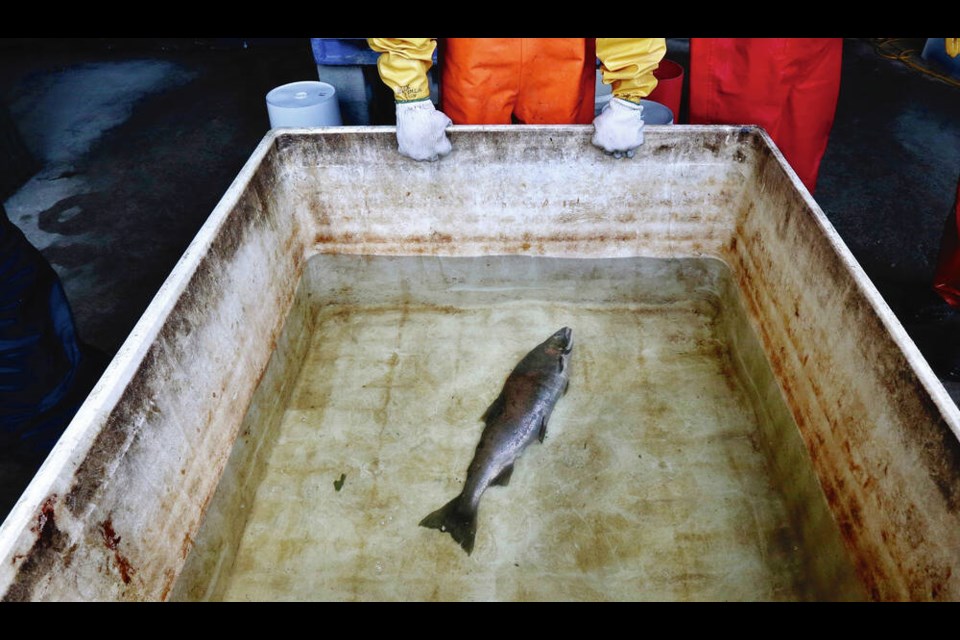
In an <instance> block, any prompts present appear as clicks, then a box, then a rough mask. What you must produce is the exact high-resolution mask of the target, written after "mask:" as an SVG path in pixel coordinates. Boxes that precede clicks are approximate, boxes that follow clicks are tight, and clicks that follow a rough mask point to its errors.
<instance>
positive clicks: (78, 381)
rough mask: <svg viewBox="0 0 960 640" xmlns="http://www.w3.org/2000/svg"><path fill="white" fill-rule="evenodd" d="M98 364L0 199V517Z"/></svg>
mask: <svg viewBox="0 0 960 640" xmlns="http://www.w3.org/2000/svg"><path fill="white" fill-rule="evenodd" d="M85 353H86V354H89V357H88V356H85V355H84V354H85ZM105 366H106V359H105V357H103V356H102V354H98V353H97V352H95V350H90V349H87V348H85V347H81V344H80V342H79V341H78V339H77V333H76V329H75V327H74V321H73V314H72V313H71V311H70V305H69V304H68V302H67V298H66V296H65V294H64V291H63V286H62V285H61V284H60V279H59V278H58V277H57V274H56V272H55V271H54V270H53V269H52V268H51V267H50V265H49V263H47V261H46V260H45V259H44V258H43V256H42V255H41V254H40V252H39V251H37V249H36V248H35V247H34V246H33V245H31V244H30V242H29V241H28V240H27V239H26V237H25V236H24V235H23V232H22V231H20V229H18V228H17V227H16V225H14V224H13V223H12V222H11V221H10V220H9V218H8V217H7V213H6V211H5V210H4V209H3V206H2V205H0V520H2V519H3V516H5V515H6V513H7V511H8V510H9V508H10V507H11V506H12V505H13V502H14V501H16V499H17V497H18V496H19V494H20V492H22V490H23V488H24V487H25V486H26V483H27V482H28V481H29V480H30V478H31V477H32V475H33V473H34V472H35V471H36V469H37V467H38V466H39V465H40V463H41V462H42V461H43V459H44V458H45V457H46V455H47V454H48V453H49V451H50V449H52V448H53V445H54V444H56V442H57V440H58V439H59V437H60V435H61V434H62V433H63V431H64V429H66V427H67V424H69V422H70V420H71V419H72V418H73V415H74V414H75V413H76V411H77V409H78V408H79V407H80V404H82V402H83V400H84V398H85V397H86V395H87V393H88V392H89V390H90V388H91V387H92V386H93V384H94V383H95V381H96V379H97V378H99V374H100V372H101V371H102V370H103V368H104V367H105Z"/></svg>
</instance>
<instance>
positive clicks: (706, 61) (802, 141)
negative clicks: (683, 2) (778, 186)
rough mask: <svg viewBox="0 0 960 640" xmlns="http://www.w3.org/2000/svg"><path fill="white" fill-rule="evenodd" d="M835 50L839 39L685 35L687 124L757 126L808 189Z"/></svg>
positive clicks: (826, 113) (826, 112) (833, 85)
mask: <svg viewBox="0 0 960 640" xmlns="http://www.w3.org/2000/svg"><path fill="white" fill-rule="evenodd" d="M842 53H843V40H842V39H841V38H690V124H755V125H759V126H761V127H763V128H764V129H765V130H766V132H767V133H768V134H770V137H771V138H772V139H773V141H774V143H776V145H777V147H778V148H779V149H780V151H781V152H782V153H783V155H784V157H785V158H786V159H787V162H789V163H790V166H791V167H792V168H793V170H794V171H795V172H796V173H797V175H798V176H799V177H800V180H801V181H802V182H803V184H804V185H805V186H806V187H807V190H808V191H810V192H811V193H813V191H814V188H815V187H816V184H817V174H818V173H819V171H820V160H821V159H822V158H823V154H824V153H825V152H826V149H827V141H828V139H829V138H830V130H831V129H832V128H833V118H834V114H835V113H836V110H837V99H838V97H839V95H840V63H841V56H842Z"/></svg>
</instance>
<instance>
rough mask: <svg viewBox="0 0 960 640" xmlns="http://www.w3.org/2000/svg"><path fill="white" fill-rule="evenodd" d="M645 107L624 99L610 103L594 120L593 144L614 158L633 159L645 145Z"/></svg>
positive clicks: (617, 99) (613, 100) (611, 100)
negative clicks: (637, 150) (634, 153)
mask: <svg viewBox="0 0 960 640" xmlns="http://www.w3.org/2000/svg"><path fill="white" fill-rule="evenodd" d="M642 114H643V105H639V104H636V103H633V102H630V101H629V100H623V99H622V98H610V102H608V103H607V105H606V106H605V107H604V108H603V111H601V112H600V115H598V116H597V117H596V118H594V119H593V128H594V133H593V144H595V145H596V146H598V147H600V148H601V149H603V150H604V151H606V152H607V153H612V154H613V157H614V158H619V157H621V156H624V155H625V156H627V157H628V158H632V157H633V152H634V150H635V149H636V148H637V147H639V146H640V145H642V144H643V117H642Z"/></svg>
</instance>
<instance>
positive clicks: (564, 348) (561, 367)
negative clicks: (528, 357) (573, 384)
mask: <svg viewBox="0 0 960 640" xmlns="http://www.w3.org/2000/svg"><path fill="white" fill-rule="evenodd" d="M540 346H541V348H542V350H543V354H544V356H546V358H548V359H550V360H554V359H555V360H556V361H557V370H558V372H559V373H561V374H562V375H564V376H569V375H570V367H569V361H570V354H571V353H572V352H573V329H571V328H570V327H564V328H563V329H560V330H559V331H557V332H556V333H555V334H553V335H552V336H550V337H549V338H547V339H546V340H545V341H544V342H543V344H542V345H540Z"/></svg>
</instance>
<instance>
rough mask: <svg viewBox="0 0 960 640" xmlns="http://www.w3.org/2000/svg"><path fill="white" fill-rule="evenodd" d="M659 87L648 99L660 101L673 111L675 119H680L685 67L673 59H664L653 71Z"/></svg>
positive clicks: (677, 120)
mask: <svg viewBox="0 0 960 640" xmlns="http://www.w3.org/2000/svg"><path fill="white" fill-rule="evenodd" d="M653 75H654V76H655V77H656V78H657V88H656V89H654V90H653V93H651V94H650V95H649V96H647V98H648V99H650V100H653V101H654V102H659V103H660V104H662V105H666V106H667V107H669V109H670V111H673V121H674V122H679V121H680V98H681V97H682V96H683V67H682V66H680V65H679V64H677V63H676V62H674V61H672V60H667V59H663V60H661V61H660V66H659V67H657V70H656V71H654V72H653Z"/></svg>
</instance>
